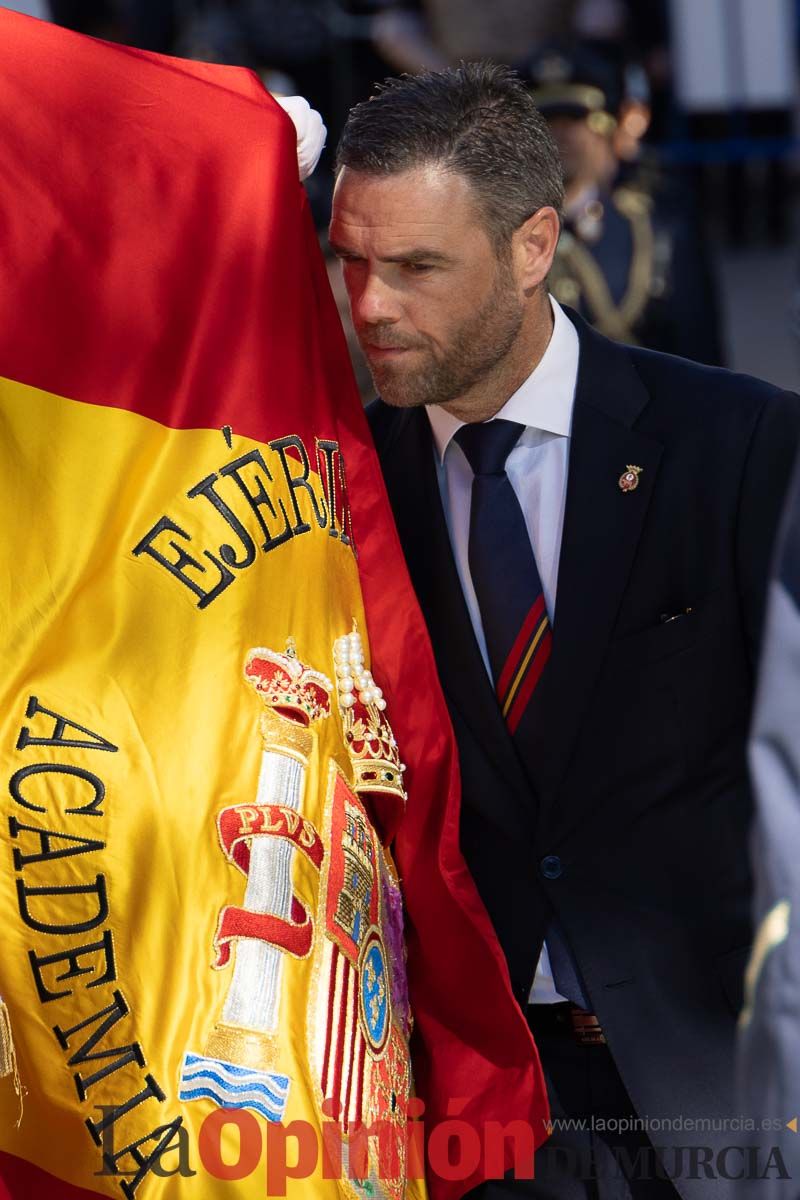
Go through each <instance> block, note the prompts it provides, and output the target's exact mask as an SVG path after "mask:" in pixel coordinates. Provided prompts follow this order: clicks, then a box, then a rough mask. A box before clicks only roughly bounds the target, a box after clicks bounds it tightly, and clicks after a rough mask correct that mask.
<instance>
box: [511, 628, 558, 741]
mask: <svg viewBox="0 0 800 1200" xmlns="http://www.w3.org/2000/svg"><path fill="white" fill-rule="evenodd" d="M552 642H553V633H552V630H550V629H548V630H547V631H546V632H545V634H544V637H543V638H542V640H541V642H540V643H539V648H538V650H537V652H536V654H535V655H534V658H533V662H532V663H531V664H530V666H529V667H528V673H527V675H526V676H525V680H524V682H523V684H522V686H521V688H520V689H519V691H518V692H517V698H516V700H515V701H514V703H513V704H512V705H511V711H510V712H509V714H508V718H507V721H506V724H507V725H508V728H509V732H510V733H516V731H517V726H518V725H519V723H520V720H521V719H522V714H523V713H524V711H525V709H526V708H527V705H528V701H529V700H530V698H531V696H532V695H533V692H534V688H535V687H536V684H537V683H538V682H539V678H540V676H541V674H542V671H543V670H544V668H545V664H546V663H547V660H548V658H549V657H550V648H551V646H552Z"/></svg>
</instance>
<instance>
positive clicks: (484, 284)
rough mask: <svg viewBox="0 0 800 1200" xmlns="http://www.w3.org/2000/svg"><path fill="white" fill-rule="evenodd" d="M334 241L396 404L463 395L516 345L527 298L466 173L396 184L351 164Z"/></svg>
mask: <svg viewBox="0 0 800 1200" xmlns="http://www.w3.org/2000/svg"><path fill="white" fill-rule="evenodd" d="M330 242H331V246H332V248H333V249H334V250H335V252H336V254H337V255H338V256H339V258H340V259H341V260H342V264H343V267H344V279H345V284H346V286H347V293H348V296H349V299H350V307H351V311H352V315H353V324H354V326H355V330H356V334H357V336H358V340H359V343H360V344H361V348H362V349H363V351H364V354H365V356H366V359H367V362H368V363H369V367H370V370H371V372H372V377H373V379H374V381H375V386H376V387H377V389H378V391H379V392H380V394H381V396H382V397H383V399H384V400H385V401H386V402H387V403H388V404H392V405H396V406H399V407H403V408H410V407H416V406H418V405H421V404H446V403H448V401H451V400H454V399H457V398H459V397H461V396H463V395H464V394H465V393H466V392H468V391H469V390H470V389H471V388H472V387H474V386H475V385H476V384H478V383H480V382H481V381H482V380H483V379H484V378H486V376H488V375H489V374H490V373H491V371H492V370H493V368H495V367H496V366H497V364H498V363H499V362H500V361H501V360H502V359H504V358H505V356H506V355H507V354H508V352H509V350H510V349H511V347H512V346H513V344H514V343H515V341H516V339H517V337H518V335H519V331H520V328H521V325H522V319H523V301H524V296H523V294H522V293H521V291H520V290H519V289H518V288H517V286H516V284H515V279H514V274H513V269H512V267H511V263H510V261H509V262H506V261H504V260H500V259H498V257H497V254H496V252H495V249H494V246H493V244H492V242H491V240H490V238H489V236H488V234H487V232H486V230H485V228H484V225H483V222H482V218H481V213H480V210H479V208H478V205H477V202H476V200H475V198H474V194H473V192H472V189H471V186H470V184H469V183H468V182H467V180H466V179H465V178H464V177H463V176H460V175H454V174H451V173H448V172H446V171H443V170H441V169H440V168H438V167H435V166H426V167H420V168H417V169H414V170H411V171H405V172H401V173H398V174H395V175H388V176H376V175H368V174H364V173H362V172H358V171H351V170H349V169H348V168H345V169H344V170H343V171H342V172H341V174H340V176H339V179H338V182H337V184H336V190H335V192H334V199H333V216H332V219H331V227H330Z"/></svg>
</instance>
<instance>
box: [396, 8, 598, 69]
mask: <svg viewBox="0 0 800 1200" xmlns="http://www.w3.org/2000/svg"><path fill="white" fill-rule="evenodd" d="M579 7H580V0H537V3H531V0H492V3H491V4H486V3H477V4H476V3H475V0H416V2H415V0H404V2H402V3H394V4H389V5H387V6H386V7H385V10H384V11H383V12H382V13H380V14H379V15H377V16H376V18H375V20H374V21H373V40H374V44H375V46H376V48H377V50H378V52H379V53H380V55H381V57H382V58H384V59H385V60H386V61H387V62H388V63H389V65H390V66H392V67H393V68H394V69H395V70H396V71H409V72H411V73H412V74H415V73H416V72H418V71H436V70H440V69H442V68H444V67H448V66H455V65H456V64H457V63H459V62H460V61H461V60H462V59H464V60H475V59H480V58H491V59H493V60H494V61H495V62H505V63H513V62H515V61H516V59H517V58H519V51H520V46H531V45H533V44H534V43H536V42H538V41H541V40H543V39H545V38H552V37H559V36H564V35H567V34H569V32H570V30H571V29H572V22H573V19H574V16H575V13H576V11H577V9H578V8H579Z"/></svg>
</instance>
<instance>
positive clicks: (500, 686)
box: [454, 419, 589, 1010]
mask: <svg viewBox="0 0 800 1200" xmlns="http://www.w3.org/2000/svg"><path fill="white" fill-rule="evenodd" d="M524 428H525V426H524V425H519V424H517V423H516V422H514V421H504V420H502V419H499V420H494V421H487V422H485V423H483V424H474V425H462V426H461V428H460V429H459V430H458V431H457V432H456V433H455V434H454V437H455V440H456V441H457V442H458V444H459V446H460V447H461V449H462V450H463V451H464V454H465V455H466V458H467V461H468V463H469V465H470V466H471V467H472V471H473V474H474V477H475V478H474V479H473V483H472V502H471V506H470V518H469V570H470V575H471V577H472V583H473V586H474V588H475V594H476V596H477V598H478V607H479V608H480V612H481V624H482V625H483V632H484V636H485V638H486V648H487V650H488V653H489V664H490V666H491V668H492V678H493V679H494V683H495V691H496V692H497V699H498V702H499V704H500V707H501V709H502V713H503V718H504V720H505V722H506V726H507V727H508V730H509V733H510V734H511V737H512V740H513V741H514V742H515V744H516V743H519V742H521V741H523V740H524V738H525V736H526V728H525V723H524V722H523V717H524V716H525V713H526V712H527V711H528V708H529V705H530V701H531V699H532V697H533V694H534V692H535V690H536V688H537V686H538V684H539V682H540V680H541V678H542V674H543V672H544V669H545V667H546V666H547V661H548V659H549V658H550V650H551V647H552V641H553V631H552V629H551V627H550V619H549V617H548V614H547V606H546V604H545V599H544V591H543V589H542V581H541V578H540V577H539V569H538V567H537V566H536V558H535V556H534V553H533V548H532V547H531V540H530V538H529V536H528V529H527V526H526V524H525V517H524V516H523V513H522V509H521V508H520V503H519V500H518V499H517V496H516V493H515V491H514V489H513V487H512V486H511V482H510V480H509V478H508V475H507V474H506V459H507V458H508V456H509V454H510V453H511V451H512V450H513V449H514V447H515V446H516V444H517V442H518V441H519V438H520V434H521V433H522V431H523V429H524ZM524 758H525V756H524V754H523V755H522V759H523V761H524ZM545 940H546V942H547V949H548V952H549V956H550V965H551V967H552V970H553V978H554V980H555V985H556V988H557V990H558V991H559V993H560V994H561V995H562V996H566V997H567V999H568V1000H571V1001H572V1002H573V1003H574V1004H577V1005H578V1006H579V1007H581V1008H585V1009H587V1010H588V1008H589V1000H588V998H587V996H586V991H585V988H584V985H583V983H582V981H581V978H580V972H579V970H578V967H577V964H576V962H575V959H574V957H573V955H572V951H571V950H570V948H569V946H568V944H567V942H566V939H565V937H564V935H563V933H562V932H561V928H560V926H559V925H558V923H557V921H556V920H555V919H553V920H552V921H551V923H550V926H549V928H548V930H547V935H546V939H545Z"/></svg>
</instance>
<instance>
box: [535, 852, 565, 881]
mask: <svg viewBox="0 0 800 1200" xmlns="http://www.w3.org/2000/svg"><path fill="white" fill-rule="evenodd" d="M539 869H540V871H541V872H542V874H543V875H544V877H545V879H558V878H559V877H560V876H561V875H563V874H564V865H563V863H562V862H561V859H560V858H559V857H558V855H557V854H546V855H545V856H544V858H543V859H542V861H541V862H540V863H539Z"/></svg>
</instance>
